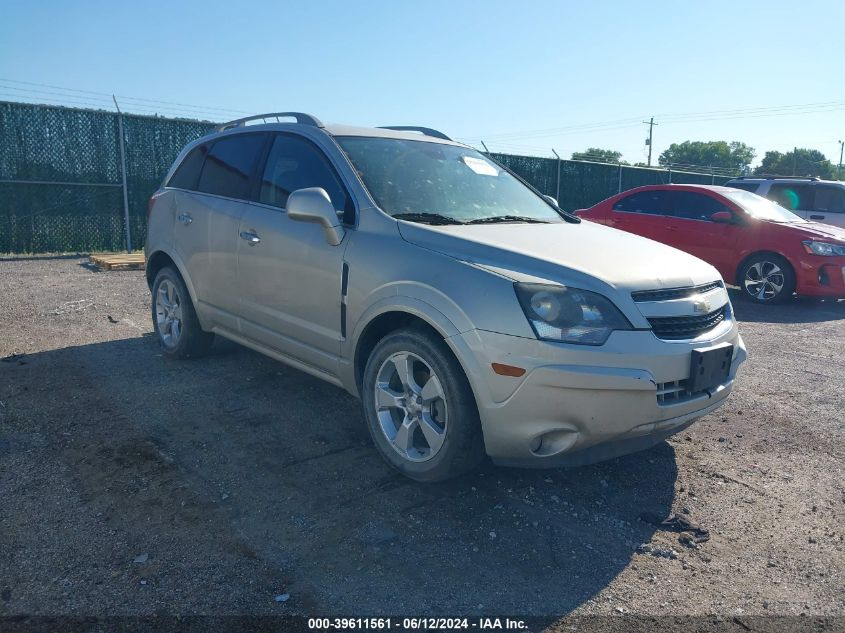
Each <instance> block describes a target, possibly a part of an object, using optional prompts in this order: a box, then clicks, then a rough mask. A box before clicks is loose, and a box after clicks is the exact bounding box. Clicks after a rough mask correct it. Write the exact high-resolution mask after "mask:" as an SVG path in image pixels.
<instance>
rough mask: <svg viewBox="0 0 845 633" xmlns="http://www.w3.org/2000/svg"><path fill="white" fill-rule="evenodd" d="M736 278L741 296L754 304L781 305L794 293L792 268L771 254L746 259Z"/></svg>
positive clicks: (780, 258) (782, 259) (781, 258)
mask: <svg viewBox="0 0 845 633" xmlns="http://www.w3.org/2000/svg"><path fill="white" fill-rule="evenodd" d="M738 277H739V284H740V287H741V288H742V294H743V296H744V297H745V298H746V299H750V300H751V301H754V302H755V303H782V302H784V301H786V300H787V299H789V298H790V297H791V296H792V293H793V292H795V273H794V272H793V271H792V266H790V264H789V262H788V261H786V260H785V259H784V258H783V257H781V256H780V255H775V254H773V253H772V254H769V253H761V254H759V255H754V256H753V257H751V258H750V259H748V261H746V262H745V263H744V264H743V265H742V268H740V271H739V275H738Z"/></svg>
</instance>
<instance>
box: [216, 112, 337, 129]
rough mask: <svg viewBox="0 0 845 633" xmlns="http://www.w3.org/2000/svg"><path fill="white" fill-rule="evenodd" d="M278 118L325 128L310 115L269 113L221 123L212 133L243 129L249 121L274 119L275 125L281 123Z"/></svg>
mask: <svg viewBox="0 0 845 633" xmlns="http://www.w3.org/2000/svg"><path fill="white" fill-rule="evenodd" d="M280 117H288V118H293V119H296V122H297V123H301V124H303V125H313V126H314V127H326V126H325V125H323V122H322V121H320V119H318V118H317V117H315V116H311V115H310V114H305V113H304V112H269V113H267V114H256V115H254V116H247V117H244V118H242V119H235V120H234V121H229V122H228V123H223V124H222V125H218V126H217V127H216V128H214V131H215V132H223V131H224V130H231V129H232V128H235V127H244V126H245V125H246V124H247V123H248V122H249V121H257V120H259V119H261V120H263V121H264V123H267V119H276V122H277V123H281V121H279V118H280Z"/></svg>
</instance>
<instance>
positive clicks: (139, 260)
mask: <svg viewBox="0 0 845 633" xmlns="http://www.w3.org/2000/svg"><path fill="white" fill-rule="evenodd" d="M90 260H91V263H92V264H94V265H96V266H97V268H99V269H100V270H143V269H144V254H143V253H98V254H95V255H91V257H90Z"/></svg>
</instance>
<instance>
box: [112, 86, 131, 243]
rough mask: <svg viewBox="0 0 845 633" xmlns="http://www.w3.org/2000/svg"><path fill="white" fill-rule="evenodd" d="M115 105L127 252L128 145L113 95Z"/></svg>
mask: <svg viewBox="0 0 845 633" xmlns="http://www.w3.org/2000/svg"><path fill="white" fill-rule="evenodd" d="M111 98H112V99H113V100H114V107H115V108H117V130H118V134H120V176H121V178H122V180H123V221H124V224H125V226H126V252H127V253H131V252H132V231H131V230H130V229H129V192H128V191H127V188H126V147H125V145H124V143H125V141H124V137H123V113H122V112H121V111H120V106H119V105H117V98H116V97H115V96H114V95H112V96H111Z"/></svg>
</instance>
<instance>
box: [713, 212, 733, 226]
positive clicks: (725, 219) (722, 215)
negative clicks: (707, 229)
mask: <svg viewBox="0 0 845 633" xmlns="http://www.w3.org/2000/svg"><path fill="white" fill-rule="evenodd" d="M710 221H711V222H716V223H718V224H731V223H732V222H733V221H734V215H733V213H731V212H730V211H717V212H716V213H714V214H713V215H711V216H710Z"/></svg>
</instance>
